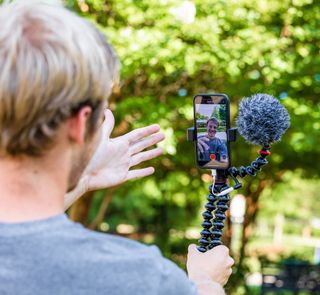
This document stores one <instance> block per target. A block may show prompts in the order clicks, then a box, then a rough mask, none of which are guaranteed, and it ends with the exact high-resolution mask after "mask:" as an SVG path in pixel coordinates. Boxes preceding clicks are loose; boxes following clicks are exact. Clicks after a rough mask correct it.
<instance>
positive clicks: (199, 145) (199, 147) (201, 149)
mask: <svg viewBox="0 0 320 295" xmlns="http://www.w3.org/2000/svg"><path fill="white" fill-rule="evenodd" d="M198 149H199V150H200V152H201V153H203V152H204V151H203V148H202V145H201V144H200V143H198Z"/></svg>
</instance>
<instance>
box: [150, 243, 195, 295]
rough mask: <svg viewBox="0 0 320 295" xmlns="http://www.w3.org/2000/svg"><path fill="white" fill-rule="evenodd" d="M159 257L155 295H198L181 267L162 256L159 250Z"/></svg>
mask: <svg viewBox="0 0 320 295" xmlns="http://www.w3.org/2000/svg"><path fill="white" fill-rule="evenodd" d="M153 248H155V249H157V248H156V247H153ZM155 249H154V250H155ZM155 251H157V250H155ZM158 251H159V250H158ZM159 259H160V280H159V288H158V293H157V295H198V291H197V287H196V285H195V284H194V283H193V282H191V281H190V280H189V279H188V276H187V274H186V273H185V272H184V271H183V270H182V269H181V268H179V267H178V266H177V265H176V264H175V263H173V262H172V261H170V260H169V259H166V258H164V257H162V256H161V254H160V251H159Z"/></svg>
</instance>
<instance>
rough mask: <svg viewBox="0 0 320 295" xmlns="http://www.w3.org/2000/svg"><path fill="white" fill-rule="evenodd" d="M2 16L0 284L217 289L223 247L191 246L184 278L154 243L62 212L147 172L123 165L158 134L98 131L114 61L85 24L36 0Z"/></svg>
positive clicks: (1, 289)
mask: <svg viewBox="0 0 320 295" xmlns="http://www.w3.org/2000/svg"><path fill="white" fill-rule="evenodd" d="M0 23H1V26H2V28H1V30H0V68H1V71H0V208H1V210H0V261H1V263H0V294H19V295H21V294H22V295H24V294H33V295H35V294H55V295H56V294H111V295H115V294H119V295H120V294H121V295H126V294H148V295H151V294H166V295H169V294H174V295H178V294H186V295H188V294H197V292H198V293H199V294H223V289H222V286H223V285H224V284H225V283H226V281H227V279H228V277H229V275H230V274H231V266H232V264H233V261H232V259H231V258H230V257H229V255H228V251H227V249H226V248H225V247H224V246H219V247H217V248H215V249H214V250H210V251H208V252H207V253H205V254H202V253H199V252H198V251H197V250H196V248H195V245H191V246H190V247H189V253H188V262H187V268H188V273H189V278H190V280H192V281H193V283H192V282H191V281H189V280H188V278H187V277H186V275H185V273H184V272H183V271H182V270H180V269H179V268H178V267H177V266H176V265H174V264H173V263H172V262H170V261H169V260H167V259H165V258H163V257H162V256H161V254H160V252H159V251H158V250H157V248H155V247H147V246H144V245H142V244H140V243H137V242H134V241H131V240H128V239H124V238H120V237H116V236H112V235H106V234H100V233H96V232H93V231H89V230H87V229H85V228H83V227H82V226H81V225H79V224H76V223H73V222H72V221H70V220H69V219H68V218H67V216H66V215H65V214H64V213H63V212H64V208H66V207H67V206H69V205H70V203H72V202H73V201H74V200H75V199H76V198H77V197H78V196H79V195H81V194H83V193H84V192H86V191H88V190H93V189H98V188H102V187H109V186H113V185H116V184H119V183H122V182H124V181H126V180H128V179H133V178H138V177H144V176H147V175H150V174H152V173H153V171H154V170H153V168H152V167H148V168H145V169H137V170H130V168H131V167H132V166H135V165H137V164H138V163H140V162H142V161H145V160H148V159H152V158H154V157H157V156H159V155H160V154H161V152H162V151H161V149H160V148H156V149H152V150H149V151H143V150H144V149H145V148H147V147H149V146H152V145H153V144H155V143H157V142H159V141H161V140H162V139H163V134H162V133H157V132H158V131H159V126H158V125H151V126H148V127H145V128H141V129H137V130H134V131H132V132H131V133H129V134H126V135H124V136H122V137H119V138H116V139H114V140H108V137H109V135H110V133H111V130H112V128H113V123H114V119H113V116H112V114H111V112H110V111H104V109H105V107H106V103H107V98H108V96H109V94H110V93H111V89H112V86H113V83H114V82H115V81H116V79H117V75H118V72H117V71H118V69H117V68H118V61H117V59H116V56H115V54H114V52H113V50H112V48H111V47H110V46H109V45H108V44H107V42H106V41H105V39H104V38H103V35H102V34H101V33H100V32H99V31H98V30H97V29H96V28H95V27H94V26H92V25H91V24H89V23H87V22H86V21H85V20H83V19H81V18H80V17H78V16H76V15H74V14H72V13H71V12H69V11H68V10H66V9H64V8H63V7H61V6H53V5H46V4H43V3H42V4H41V3H39V2H34V1H20V2H17V3H13V4H8V5H5V6H3V7H1V8H0ZM66 192H69V193H68V194H67V195H66V197H65V194H66Z"/></svg>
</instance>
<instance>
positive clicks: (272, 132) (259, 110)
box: [236, 93, 290, 146]
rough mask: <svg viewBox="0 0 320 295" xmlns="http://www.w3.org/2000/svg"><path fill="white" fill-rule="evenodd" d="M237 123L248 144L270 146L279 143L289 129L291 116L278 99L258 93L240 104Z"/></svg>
mask: <svg viewBox="0 0 320 295" xmlns="http://www.w3.org/2000/svg"><path fill="white" fill-rule="evenodd" d="M236 123H237V126H238V131H239V133H240V135H241V136H242V137H244V139H245V140H246V141H247V142H249V143H252V144H256V145H262V146H269V145H271V144H272V143H275V142H277V141H279V140H280V139H281V136H282V135H283V134H284V132H285V131H286V130H287V129H288V128H289V126H290V116H289V114H288V111H287V110H286V108H285V107H284V106H283V105H282V104H281V103H280V102H279V100H278V99H276V98H274V97H273V96H272V95H269V94H265V93H258V94H254V95H252V96H251V97H245V98H244V99H243V100H242V101H241V102H240V105H239V116H238V118H237V120H236Z"/></svg>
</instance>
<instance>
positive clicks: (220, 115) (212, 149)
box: [194, 94, 230, 169]
mask: <svg viewBox="0 0 320 295" xmlns="http://www.w3.org/2000/svg"><path fill="white" fill-rule="evenodd" d="M194 118H195V127H196V160H197V164H198V167H200V168H205V169H227V168H228V167H229V166H230V154H229V143H228V137H227V131H228V129H229V128H230V115H229V99H228V97H227V96H226V95H225V94H197V95H196V96H195V97H194Z"/></svg>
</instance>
